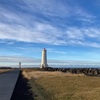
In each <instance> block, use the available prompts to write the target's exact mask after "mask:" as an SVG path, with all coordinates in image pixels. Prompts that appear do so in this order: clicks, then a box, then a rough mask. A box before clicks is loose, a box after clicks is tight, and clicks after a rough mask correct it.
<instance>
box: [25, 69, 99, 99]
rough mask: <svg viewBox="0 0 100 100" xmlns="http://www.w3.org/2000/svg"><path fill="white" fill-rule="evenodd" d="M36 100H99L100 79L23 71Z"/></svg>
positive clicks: (68, 74)
mask: <svg viewBox="0 0 100 100" xmlns="http://www.w3.org/2000/svg"><path fill="white" fill-rule="evenodd" d="M23 75H24V76H25V77H26V78H27V79H29V83H30V85H31V87H32V92H33V96H34V99H35V100H99V99H100V96H99V95H100V79H99V77H90V76H85V75H83V74H71V73H62V72H45V71H34V70H32V71H29V72H28V70H27V71H23Z"/></svg>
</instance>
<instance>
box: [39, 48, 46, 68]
mask: <svg viewBox="0 0 100 100" xmlns="http://www.w3.org/2000/svg"><path fill="white" fill-rule="evenodd" d="M46 67H48V64H47V50H46V49H45V48H44V49H43V50H42V61H41V67H40V68H46Z"/></svg>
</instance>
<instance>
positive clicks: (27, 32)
mask: <svg viewBox="0 0 100 100" xmlns="http://www.w3.org/2000/svg"><path fill="white" fill-rule="evenodd" d="M99 32H100V29H98V28H76V27H68V28H66V29H65V30H62V29H60V28H57V27H54V26H52V25H50V24H43V23H39V22H35V24H34V27H27V26H21V25H16V26H13V25H9V24H4V23H0V39H5V40H6V39H8V40H15V41H23V42H34V43H46V44H52V45H73V44H74V45H82V46H90V47H100V45H99V39H100V38H99V35H100V33H99ZM87 39H88V40H87ZM91 39H94V41H92V42H91ZM95 40H96V41H95ZM10 43H11V42H10Z"/></svg>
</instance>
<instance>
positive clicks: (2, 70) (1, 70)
mask: <svg viewBox="0 0 100 100" xmlns="http://www.w3.org/2000/svg"><path fill="white" fill-rule="evenodd" d="M11 70H12V69H0V73H4V72H8V71H11Z"/></svg>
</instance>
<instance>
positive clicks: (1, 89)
mask: <svg viewBox="0 0 100 100" xmlns="http://www.w3.org/2000/svg"><path fill="white" fill-rule="evenodd" d="M19 72H20V70H19V69H17V70H13V71H10V72H6V73H3V74H0V100H10V99H11V96H12V93H13V90H14V87H15V84H16V82H17V79H18V75H19Z"/></svg>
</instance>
